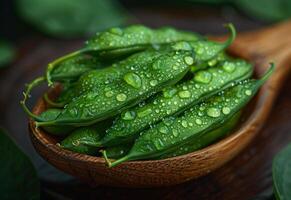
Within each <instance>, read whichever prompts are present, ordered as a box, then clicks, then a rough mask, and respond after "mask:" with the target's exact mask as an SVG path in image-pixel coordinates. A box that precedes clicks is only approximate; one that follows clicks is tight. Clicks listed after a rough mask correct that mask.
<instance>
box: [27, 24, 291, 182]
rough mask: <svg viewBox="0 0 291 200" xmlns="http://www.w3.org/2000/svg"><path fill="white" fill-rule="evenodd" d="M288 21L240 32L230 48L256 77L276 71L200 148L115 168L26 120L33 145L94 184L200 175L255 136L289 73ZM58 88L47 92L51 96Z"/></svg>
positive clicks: (39, 106)
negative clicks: (239, 116)
mask: <svg viewBox="0 0 291 200" xmlns="http://www.w3.org/2000/svg"><path fill="white" fill-rule="evenodd" d="M290 31H291V22H285V23H282V24H279V25H276V26H273V27H270V28H267V29H263V30H259V31H255V32H249V33H243V34H239V36H238V37H237V39H236V40H235V42H234V44H233V45H232V46H231V47H230V48H229V52H230V53H232V54H235V55H237V56H239V57H243V58H245V59H248V60H250V61H251V62H253V63H254V64H255V72H256V74H258V76H260V75H261V74H262V73H264V72H265V70H266V69H267V67H268V66H269V64H268V63H269V62H270V61H272V62H275V64H276V70H275V72H274V74H273V75H272V77H271V78H270V79H269V80H268V82H267V83H266V84H265V85H264V86H263V87H262V88H261V90H260V91H259V93H258V95H257V97H256V100H255V101H254V102H253V103H252V106H251V109H247V115H246V116H247V119H246V120H245V121H244V122H243V123H242V124H240V126H239V128H238V129H237V130H236V131H235V132H234V133H233V134H231V135H230V136H228V137H226V138H225V139H223V140H221V141H219V142H217V143H215V144H213V145H210V146H208V147H206V148H204V149H202V150H199V151H195V152H193V153H189V154H186V155H182V156H177V157H173V158H168V159H164V160H149V161H131V162H125V163H123V164H121V165H119V166H117V167H114V168H108V167H107V166H106V165H105V162H104V159H103V158H100V157H93V156H88V155H83V154H78V153H74V152H71V151H67V150H64V149H61V148H60V147H58V146H57V145H56V143H57V142H58V140H59V138H56V137H53V136H51V135H49V134H47V133H46V132H44V131H43V130H41V129H36V127H35V123H34V121H33V120H30V121H29V130H30V136H31V140H32V143H33V145H34V147H35V149H36V150H37V152H38V153H39V154H40V155H41V156H42V157H43V158H44V159H46V160H47V161H48V162H49V163H51V164H52V165H54V166H55V167H57V168H58V169H60V170H63V171H64V172H67V173H69V174H71V175H73V176H76V177H78V178H80V179H82V180H84V181H86V182H88V183H90V184H93V185H99V184H102V185H111V186H120V187H158V186H167V185H174V184H179V183H182V182H185V181H188V180H191V179H194V178H197V177H199V176H203V175H205V174H207V173H209V172H211V171H213V170H215V169H217V168H219V167H220V166H222V165H223V164H225V163H226V162H227V161H229V160H231V159H232V158H233V157H234V156H236V155H238V154H239V152H241V150H242V149H244V148H245V147H246V146H247V145H248V144H249V143H250V141H251V140H252V139H253V138H254V137H255V136H256V135H257V134H258V132H259V130H260V128H261V127H262V126H263V124H264V122H265V120H266V118H267V116H268V115H269V113H270V110H271V108H272V105H273V103H274V100H275V98H276V96H277V94H278V91H279V89H280V87H281V84H283V82H284V80H285V78H286V75H287V74H288V72H289V71H290V65H289V63H290V62H289V61H290V59H291V48H290V46H291V45H290V44H291V38H290V37H284V36H285V35H287V34H290ZM57 92H58V91H57V90H55V91H53V92H52V95H56V93H57ZM45 109H46V104H45V102H44V101H43V99H40V100H39V101H38V102H37V104H36V105H35V107H34V110H33V112H34V113H35V114H39V113H41V112H42V111H44V110H45Z"/></svg>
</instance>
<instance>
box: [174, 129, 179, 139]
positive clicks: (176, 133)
mask: <svg viewBox="0 0 291 200" xmlns="http://www.w3.org/2000/svg"><path fill="white" fill-rule="evenodd" d="M172 132H173V135H174V137H178V136H179V132H178V131H177V130H176V129H173V130H172Z"/></svg>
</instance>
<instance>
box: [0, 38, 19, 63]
mask: <svg viewBox="0 0 291 200" xmlns="http://www.w3.org/2000/svg"><path fill="white" fill-rule="evenodd" d="M14 57H15V50H14V48H13V47H12V46H11V45H10V44H9V43H7V42H4V41H0V68H1V67H4V66H6V65H7V64H9V63H10V62H11V61H12V60H13V59H14Z"/></svg>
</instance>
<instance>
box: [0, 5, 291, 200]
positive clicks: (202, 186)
mask: <svg viewBox="0 0 291 200" xmlns="http://www.w3.org/2000/svg"><path fill="white" fill-rule="evenodd" d="M121 3H122V4H123V5H124V6H125V7H126V9H127V10H128V12H129V13H130V14H131V16H132V18H131V19H130V23H143V24H145V25H148V26H150V27H159V26H162V25H171V26H174V27H177V28H181V29H187V30H192V31H197V32H199V33H202V34H211V35H216V34H223V33H225V29H224V28H223V26H222V24H223V23H226V22H232V23H234V25H235V26H236V28H237V30H238V32H241V31H248V30H255V29H258V28H260V27H263V26H267V25H268V23H266V22H262V21H258V20H254V19H252V18H250V17H248V16H246V15H245V14H244V13H241V12H239V11H238V10H237V9H235V8H233V7H228V6H223V7H219V6H212V7H209V6H206V5H193V4H185V3H182V4H178V5H177V4H174V3H172V2H171V1H170V2H169V1H167V4H165V1H160V2H159V3H157V1H128V0H127V1H122V2H121ZM0 24H1V26H0V38H5V39H7V40H9V41H10V42H12V43H13V44H14V46H15V47H16V49H17V56H16V60H15V61H14V62H13V63H12V64H11V65H10V66H8V67H6V68H4V69H1V70H0V91H1V95H0V105H1V107H0V113H1V115H0V123H1V126H3V127H4V128H6V129H7V130H8V132H9V133H10V134H11V135H12V136H13V138H15V140H16V142H17V143H18V144H19V145H20V146H21V147H22V149H23V150H24V151H25V152H26V153H27V154H28V155H29V156H30V157H31V158H32V160H33V163H34V164H35V166H36V168H37V170H38V173H39V176H40V178H41V188H42V194H41V196H42V199H129V198H138V199H199V200H200V199H236V200H240V199H241V200H244V199H273V195H272V177H271V163H272V159H273V156H274V155H275V154H276V153H277V152H278V151H279V150H280V149H281V148H282V147H283V146H285V145H286V144H287V143H288V141H290V139H291V132H290V129H291V125H290V117H291V104H290V100H291V93H290V92H289V91H290V89H291V88H290V83H291V79H290V78H289V79H288V80H287V82H286V84H285V85H284V87H283V89H282V91H281V95H280V96H279V98H278V99H277V102H276V103H275V106H274V108H273V112H272V114H271V117H269V120H268V121H267V123H266V125H265V127H264V128H263V130H262V131H261V133H260V134H259V136H258V137H256V138H255V140H254V141H253V142H252V143H251V145H249V147H248V148H247V149H246V150H244V151H243V152H242V153H241V154H239V156H237V157H236V158H235V159H233V160H232V161H230V162H229V163H228V164H226V165H225V166H223V167H222V168H220V169H218V170H217V171H215V172H212V173H211V174H209V175H207V176H205V177H202V178H199V179H197V180H193V181H190V182H187V183H184V184H181V185H177V186H172V187H167V188H157V189H122V188H111V187H104V186H99V187H95V188H92V187H90V186H88V185H86V184H83V183H80V182H79V181H77V180H75V179H74V178H73V177H70V176H68V175H65V174H63V173H61V172H59V171H58V170H56V169H55V168H53V167H51V166H50V165H49V164H47V163H46V162H45V161H44V160H42V159H41V158H40V157H39V156H38V155H37V153H36V152H35V151H34V149H33V147H32V146H31V143H30V141H29V138H28V130H27V116H26V115H25V114H24V112H23V111H22V110H21V108H20V106H19V101H20V100H21V99H22V91H23V89H24V84H25V83H26V82H29V81H30V80H32V79H33V78H34V77H36V76H37V75H40V74H41V73H43V72H44V70H45V66H46V64H47V63H48V62H49V61H51V60H52V59H54V58H56V57H58V56H61V55H63V54H65V53H66V52H69V51H72V50H74V49H76V48H79V47H80V46H81V45H82V43H83V41H84V39H85V38H80V39H70V40H60V39H54V38H51V37H48V36H46V35H45V34H42V33H40V32H38V31H37V30H35V29H34V28H33V27H31V26H30V25H28V24H27V23H25V22H23V21H22V20H21V19H19V18H18V17H17V15H16V14H15V11H14V9H13V1H10V0H6V1H4V0H1V1H0ZM42 91H43V89H39V90H37V91H35V92H34V93H33V96H32V98H31V100H30V102H31V103H32V104H33V103H34V102H35V101H36V98H37V97H38V96H39V95H40V94H41V92H42Z"/></svg>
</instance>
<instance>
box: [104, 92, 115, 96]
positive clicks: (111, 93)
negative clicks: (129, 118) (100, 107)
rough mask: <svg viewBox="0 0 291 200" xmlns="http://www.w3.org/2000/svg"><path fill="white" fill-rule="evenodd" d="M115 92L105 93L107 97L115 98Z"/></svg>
mask: <svg viewBox="0 0 291 200" xmlns="http://www.w3.org/2000/svg"><path fill="white" fill-rule="evenodd" d="M113 94H114V93H113V92H112V91H107V92H105V96H106V97H112V96H113Z"/></svg>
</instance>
